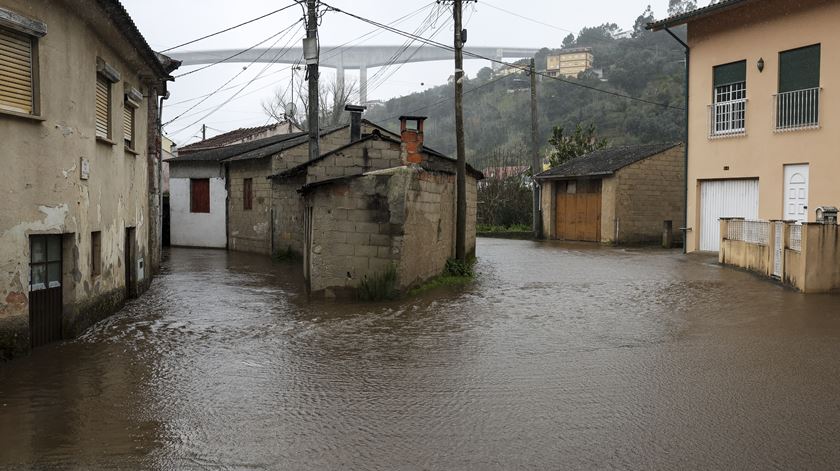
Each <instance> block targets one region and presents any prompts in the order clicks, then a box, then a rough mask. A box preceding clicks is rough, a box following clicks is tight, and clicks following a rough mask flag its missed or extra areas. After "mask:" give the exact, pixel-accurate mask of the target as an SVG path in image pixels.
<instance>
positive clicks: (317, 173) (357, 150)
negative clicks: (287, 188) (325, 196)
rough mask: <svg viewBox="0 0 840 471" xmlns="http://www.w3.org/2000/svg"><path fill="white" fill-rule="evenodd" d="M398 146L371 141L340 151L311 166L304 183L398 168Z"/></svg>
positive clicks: (393, 143) (400, 163)
mask: <svg viewBox="0 0 840 471" xmlns="http://www.w3.org/2000/svg"><path fill="white" fill-rule="evenodd" d="M400 165H402V161H401V160H400V144H398V143H396V142H393V141H386V140H377V139H371V140H367V141H364V142H362V143H360V144H359V145H356V146H352V147H349V148H346V149H343V150H340V151H338V152H336V153H334V154H331V155H329V156H327V157H326V158H324V159H322V160H320V161H318V162H316V163H314V164H312V165H311V166H310V167H309V168H308V169H307V173H306V183H314V182H318V181H322V180H329V179H331V178H338V177H346V176H350V175H359V174H362V173H365V172H369V171H371V170H382V169H386V168H393V167H399V166H400Z"/></svg>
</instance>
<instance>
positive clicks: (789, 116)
mask: <svg viewBox="0 0 840 471" xmlns="http://www.w3.org/2000/svg"><path fill="white" fill-rule="evenodd" d="M821 91H822V89H821V88H807V89H804V90H796V91H793V92H785V93H779V94H777V95H773V101H774V102H775V105H774V106H773V109H774V111H775V119H774V120H773V121H774V122H775V124H776V131H777V132H785V131H798V130H801V129H813V128H818V127H820V93H821Z"/></svg>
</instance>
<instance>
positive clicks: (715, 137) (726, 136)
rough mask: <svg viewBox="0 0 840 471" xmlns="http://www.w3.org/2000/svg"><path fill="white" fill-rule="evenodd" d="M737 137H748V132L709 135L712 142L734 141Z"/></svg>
mask: <svg viewBox="0 0 840 471" xmlns="http://www.w3.org/2000/svg"><path fill="white" fill-rule="evenodd" d="M736 137H747V132H746V131H741V132H732V133H721V134H711V135H709V140H710V141H717V140H720V139H732V138H736Z"/></svg>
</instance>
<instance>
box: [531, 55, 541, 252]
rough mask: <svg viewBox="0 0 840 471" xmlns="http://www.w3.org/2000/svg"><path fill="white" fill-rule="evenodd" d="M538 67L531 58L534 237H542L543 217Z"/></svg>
mask: <svg viewBox="0 0 840 471" xmlns="http://www.w3.org/2000/svg"><path fill="white" fill-rule="evenodd" d="M537 111H538V110H537V67H536V65H535V62H534V59H533V58H531V180H532V183H531V184H532V185H533V186H532V188H533V193H534V222H533V229H534V238H535V239H542V218H541V217H540V186H539V183H538V182H537V174H539V173H540V172H542V159H541V158H540V132H539V125H540V123H539V115H538V114H537Z"/></svg>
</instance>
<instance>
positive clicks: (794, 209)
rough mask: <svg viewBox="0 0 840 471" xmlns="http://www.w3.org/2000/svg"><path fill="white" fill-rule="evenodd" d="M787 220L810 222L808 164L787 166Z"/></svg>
mask: <svg viewBox="0 0 840 471" xmlns="http://www.w3.org/2000/svg"><path fill="white" fill-rule="evenodd" d="M785 220H787V221H796V222H807V221H808V164H801V165H785Z"/></svg>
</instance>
